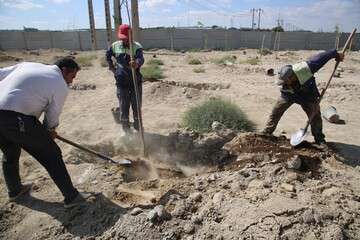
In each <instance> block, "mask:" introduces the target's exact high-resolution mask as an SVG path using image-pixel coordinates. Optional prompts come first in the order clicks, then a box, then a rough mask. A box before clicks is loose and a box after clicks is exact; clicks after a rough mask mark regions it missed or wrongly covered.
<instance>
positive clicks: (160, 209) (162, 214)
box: [154, 205, 171, 221]
mask: <svg viewBox="0 0 360 240" xmlns="http://www.w3.org/2000/svg"><path fill="white" fill-rule="evenodd" d="M154 211H156V213H157V216H158V218H159V220H160V221H161V220H164V221H166V220H170V219H171V214H170V213H169V212H167V211H166V209H165V207H164V206H163V205H158V206H156V207H155V208H154Z"/></svg>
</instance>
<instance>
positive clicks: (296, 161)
mask: <svg viewBox="0 0 360 240" xmlns="http://www.w3.org/2000/svg"><path fill="white" fill-rule="evenodd" d="M301 164H302V161H301V158H300V157H299V155H295V156H294V157H293V158H292V159H291V160H290V161H288V162H287V167H288V168H289V169H294V170H299V169H300V168H301Z"/></svg>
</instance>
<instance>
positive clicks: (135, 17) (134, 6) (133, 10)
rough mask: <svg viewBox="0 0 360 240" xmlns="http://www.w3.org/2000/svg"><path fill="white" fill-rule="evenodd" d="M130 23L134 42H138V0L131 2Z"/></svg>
mask: <svg viewBox="0 0 360 240" xmlns="http://www.w3.org/2000/svg"><path fill="white" fill-rule="evenodd" d="M131 23H132V32H133V36H134V39H133V40H134V41H139V7H138V0H131Z"/></svg>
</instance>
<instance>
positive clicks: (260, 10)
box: [258, 8, 264, 30]
mask: <svg viewBox="0 0 360 240" xmlns="http://www.w3.org/2000/svg"><path fill="white" fill-rule="evenodd" d="M258 11H259V19H258V29H259V30H260V18H261V12H264V10H262V9H261V8H259V9H258Z"/></svg>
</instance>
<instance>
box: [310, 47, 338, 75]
mask: <svg viewBox="0 0 360 240" xmlns="http://www.w3.org/2000/svg"><path fill="white" fill-rule="evenodd" d="M333 58H336V59H337V60H340V61H341V60H342V59H341V56H340V54H339V53H338V52H337V51H336V49H332V50H329V51H326V52H321V53H319V54H316V55H314V56H312V57H311V58H310V59H309V60H308V61H306V62H307V64H308V66H309V68H310V70H311V72H312V73H316V72H317V71H319V70H320V69H321V68H322V67H323V66H324V65H325V64H326V63H327V62H328V61H329V60H330V59H333Z"/></svg>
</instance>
